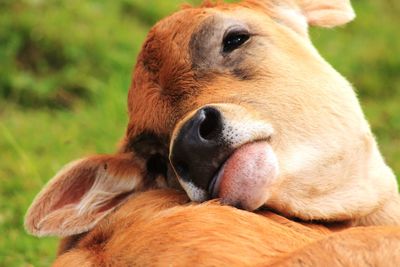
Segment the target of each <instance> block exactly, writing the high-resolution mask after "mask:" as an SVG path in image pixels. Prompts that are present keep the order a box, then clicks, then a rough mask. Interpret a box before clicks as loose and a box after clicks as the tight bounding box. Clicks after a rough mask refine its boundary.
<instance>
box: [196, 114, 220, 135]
mask: <svg viewBox="0 0 400 267" xmlns="http://www.w3.org/2000/svg"><path fill="white" fill-rule="evenodd" d="M202 111H203V112H204V113H203V114H204V120H203V121H202V122H201V124H200V127H199V135H200V137H201V138H203V139H205V140H214V139H216V138H217V137H218V136H219V135H220V133H221V131H222V122H221V114H220V113H219V111H218V110H216V109H214V108H205V109H203V110H202Z"/></svg>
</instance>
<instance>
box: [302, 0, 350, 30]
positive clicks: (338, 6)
mask: <svg viewBox="0 0 400 267" xmlns="http://www.w3.org/2000/svg"><path fill="white" fill-rule="evenodd" d="M297 2H298V4H299V6H300V8H301V10H302V11H303V13H304V16H305V17H306V18H307V22H308V24H309V25H313V26H320V27H335V26H339V25H344V24H346V23H348V22H350V21H352V20H353V19H354V18H355V17H356V15H355V13H354V10H353V7H352V6H351V3H350V1H349V0H325V1H323V0H297Z"/></svg>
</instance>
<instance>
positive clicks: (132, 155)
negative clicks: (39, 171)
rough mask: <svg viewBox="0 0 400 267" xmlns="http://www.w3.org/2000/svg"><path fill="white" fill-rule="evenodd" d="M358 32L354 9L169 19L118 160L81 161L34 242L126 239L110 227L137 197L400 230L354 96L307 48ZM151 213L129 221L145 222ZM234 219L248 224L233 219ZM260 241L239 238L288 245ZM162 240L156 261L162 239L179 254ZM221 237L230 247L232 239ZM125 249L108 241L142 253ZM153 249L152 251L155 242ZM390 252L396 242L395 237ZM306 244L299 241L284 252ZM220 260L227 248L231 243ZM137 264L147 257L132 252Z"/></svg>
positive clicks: (308, 7)
mask: <svg viewBox="0 0 400 267" xmlns="http://www.w3.org/2000/svg"><path fill="white" fill-rule="evenodd" d="M353 18H354V13H353V10H352V7H351V5H350V3H349V1H347V0H333V1H322V0H281V1H273V0H243V1H242V2H240V3H237V4H211V3H205V4H204V5H203V6H201V7H199V8H185V9H183V10H181V11H179V12H177V13H175V14H173V15H172V16H170V17H168V18H165V19H163V20H162V21H160V22H159V23H157V25H155V26H154V28H153V29H152V30H151V31H150V33H149V35H148V37H147V39H146V41H145V43H144V45H143V48H142V51H141V53H140V55H139V57H138V61H137V64H136V67H135V72H134V78H133V82H132V86H131V89H130V91H129V97H128V108H129V124H128V128H127V131H126V135H125V137H124V139H123V141H122V143H121V147H120V151H118V153H116V154H114V155H99V156H93V157H89V158H85V159H81V160H78V161H75V162H73V163H71V164H69V165H67V166H66V167H65V168H64V169H63V170H61V171H60V172H59V173H58V174H57V175H56V177H54V178H53V179H52V180H51V181H50V182H49V184H48V185H47V186H46V187H45V188H44V189H43V190H42V192H41V193H40V194H39V195H38V197H37V198H36V200H35V201H34V203H33V204H32V206H31V208H30V210H29V212H28V214H27V217H26V222H25V225H26V228H27V230H28V231H29V232H31V233H33V234H35V235H38V236H42V235H58V236H74V235H77V234H81V233H84V234H82V236H90V235H91V234H92V233H95V232H98V231H100V232H101V231H105V232H108V231H111V232H114V231H116V230H117V229H115V228H121V229H125V230H127V231H128V230H129V229H130V228H129V227H128V226H127V225H118V223H119V220H116V221H115V223H116V224H117V225H116V224H111V225H110V224H108V222H109V221H113V220H115V219H113V218H118V215H117V214H118V212H117V213H114V214H113V215H111V217H107V218H108V219H104V218H105V217H106V216H107V215H108V214H110V213H111V212H112V211H113V210H114V209H115V208H116V207H117V206H119V205H120V204H121V203H124V202H125V201H126V200H127V199H129V197H130V196H131V195H133V193H134V192H138V191H144V190H148V189H150V188H162V187H172V188H176V189H183V190H185V192H186V193H187V195H188V196H189V198H190V199H191V200H192V201H197V202H202V201H206V200H209V199H212V198H219V199H220V200H221V202H222V203H224V204H228V205H231V206H236V207H240V208H243V209H246V210H249V211H253V210H256V209H258V208H260V207H263V206H266V207H268V208H270V209H271V210H274V211H275V212H277V213H279V214H282V215H284V216H285V217H288V218H298V219H301V220H303V221H309V220H317V221H321V222H322V221H323V222H342V223H343V222H344V223H346V225H348V226H371V225H399V224H400V196H399V193H398V191H397V190H398V189H397V182H396V177H395V176H394V174H393V172H392V171H391V169H390V168H389V167H388V166H387V165H386V164H385V162H384V160H383V158H382V156H381V154H380V152H379V150H378V146H377V144H376V142H375V140H374V138H373V135H372V133H371V130H370V127H369V125H368V122H367V121H366V120H365V118H364V115H363V113H362V110H361V108H360V105H359V103H358V100H357V98H356V96H355V93H354V91H353V89H352V87H351V86H350V85H349V83H348V82H347V81H346V80H345V79H344V78H343V77H342V76H341V75H340V74H338V73H337V72H336V71H335V70H334V69H333V68H332V67H331V66H330V65H329V64H328V63H327V62H326V61H324V60H323V59H322V58H321V56H320V55H319V54H318V52H317V51H316V49H315V48H314V47H313V46H312V44H311V41H310V39H309V37H308V26H309V25H313V26H322V27H334V26H337V25H342V24H345V23H347V22H349V21H350V20H352V19H353ZM132 201H133V200H132ZM129 203H131V202H129ZM129 205H130V204H125V205H124V206H123V207H122V208H121V209H120V210H127V209H126V206H128V207H129ZM214 206H215V205H203V206H201V208H197V207H195V206H189V207H185V208H184V209H183V210H185V211H184V213H185V214H186V215H184V216H185V217H187V218H188V220H191V218H192V216H194V217H193V219H194V218H197V217H196V216H197V215H195V212H199V215H198V216H207V213H206V212H205V207H207V208H210V213H211V209H212V207H214ZM145 207H146V206H144V208H143V209H138V210H131V209H128V211H129V213H131V214H133V215H132V216H139V215H138V214H139V213H140V212H145V213H146V214H147V211H146V209H145ZM215 207H217V206H215ZM148 209H149V212H152V208H151V207H149V208H148ZM192 209H193V211H191V210H192ZM201 209H204V212H203V211H201V212H200V210H201ZM216 210H218V212H221V215H218V216H221V217H219V218H220V219H221V220H225V222H224V224H228V225H230V221H232V220H233V221H235V220H241V219H238V218H241V217H240V216H248V217H249V218H250V217H251V218H258V219H254V220H256V221H259V222H260V224H263V223H265V227H266V228H265V229H267V228H268V227H270V226H269V225H270V223H271V222H270V221H271V220H272V219H271V218H270V217H271V216H272V215H271V216H267V217H268V218H269V219H268V220H265V219H260V217H254V216H255V215H252V214H251V213H245V212H243V211H240V212H239V211H234V210H233V209H232V208H227V207H220V206H218V208H216ZM228 210H229V211H228ZM225 211H226V212H227V213H229V214H230V213H232V214H231V215H228V214H225ZM157 214H163V213H162V212H161V213H157ZM157 214H154V216H156V217H157V216H159V215H157ZM236 214H240V216H239V215H238V216H239V217H238V218H237V219H235V216H236ZM224 216H225V217H224ZM139 217H140V216H139ZM249 220H250V221H251V220H253V219H249ZM100 221H101V222H100ZM272 221H273V220H272ZM278 221H281V220H278ZM99 222H100V223H99ZM132 222H134V219H133V217H132ZM173 222H174V220H172V219H171V223H173ZM175 222H176V221H175ZM165 223H168V222H167V221H166V222H165ZM96 225H97V226H96ZM101 225H103V226H101ZM104 225H107V226H104ZM128 225H131V224H130V223H129V222H128ZM240 225H241V224H237V225H235V226H234V227H237V228H236V229H232V231H233V232H232V234H233V235H236V234H238V235H240V229H239V228H242V227H244V228H248V227H247V226H246V227H245V226H244V225H246V224H242V225H241V226H240ZM125 226H126V227H128V228H129V229H128V228H124V227H125ZM132 227H133V226H132ZM177 227H178V226H177ZM190 227H195V228H196V227H199V231H203V230H204V229H203V228H201V227H200V226H198V225H191V226H190ZM260 227H261V226H260ZM296 227H297V226H296ZM219 228H223V227H222V226H219ZM219 228H218V227H217V226H215V228H212V229H219ZM261 228H263V227H261ZM261 228H260V229H259V228H256V227H255V228H254V229H244V230H243V231H250V232H252V233H251V234H250V233H249V236H254V238H256V234H257V233H258V234H259V237H258V238H260V240H259V241H260V242H259V243H260V246H266V249H267V250H266V251H264V253H270V252H268V246H275V245H277V246H279V244H276V243H271V244H268V242H267V241H268V240H269V241H270V242H272V241H271V240H270V239H268V238H267V236H263V235H264V232H263V230H261ZM91 229H93V230H92V231H91V232H89V233H86V232H87V231H89V230H91ZM99 229H100V230H99ZM361 229H363V228H361ZM376 229H378V228H371V229H369V230H366V231H371V234H368V235H367V236H366V237H365V238H367V239H369V238H371V242H374V241H373V240H375V239H380V237H382V238H383V240H386V236H387V234H384V233H392V232H396V231H398V230H395V228H387V231H388V232H386V230H382V229H381V230H379V229H378V230H376ZM147 230H148V231H150V229H147ZM147 230H146V231H147ZM166 230H167V229H166V228H163V229H162V228H160V229H159V231H163V234H161V235H160V236H159V237H157V238H158V239H157V240H159V242H161V243H160V247H159V248H157V249H161V250H162V248H163V246H165V244H164V245H163V244H162V242H163V241H162V240H164V239H165V240H169V241H168V242H172V243H174V242H177V243H179V242H181V241H180V240H175V241H174V239H173V237H169V236H168V234H167V233H166ZM129 231H130V230H129ZM129 231H128V232H129ZM132 231H133V230H132ZM155 231H156V230H155ZM176 231H178V230H176ZM204 231H205V233H206V232H207V231H206V230H204ZM210 231H211V230H210ZM218 231H222V232H224V235H226V236H227V237H229V234H228V233H225V230H221V229H219V230H218ZM285 231H286V230H282V231H277V232H275V234H276V235H282V232H285ZM360 231H364V230H360V229H359V230H350V232H349V235H350V236H351V237H352V236H354V237H356V236H358V237H357V238H356V239H355V240H360V242H361V240H364V239H362V238H361V236H360V235H359V234H357V233H359V232H360ZM380 231H382V235H381V234H379V233H380ZM118 233H119V232H118ZM149 233H153V232H151V231H150V232H149ZM154 233H156V232H154ZM174 233H175V234H176V232H174ZM350 233H351V234H350ZM175 234H174V235H175ZM120 235H121V236H120V237H119V236H116V237H110V236H107V238H106V239H107V240H108V238H111V239H112V238H118V240H119V238H121V239H126V242H128V243H129V241H130V242H132V243H136V242H139V240H140V239H137V238H136V237H134V236H133V235H130V234H126V235H125V234H122V233H121V234H120ZM143 235H144V236H143V237H141V238H144V239H143V240H142V241H143V242H146V241H145V239H146V238H149V236H147V235H146V233H143ZM154 235H155V234H154ZM246 235H247V234H246ZM155 236H157V235H155ZM312 236H313V234H310V237H308V238H311V237H312ZM341 236H342V235H341V234H338V237H333V238H332V239H330V238H328V239H327V240H333V241H332V243H331V242H330V241H329V242H328V243H323V244H329V245H326V246H327V247H326V249H327V251H325V254H326V253H328V252H329V250H332V251H333V250H335V248H334V247H335V244H336V243H335V242H336V241H335V240H337V239H338V241H337V242H338V243H337V244H342V242H341V241H339V240H340V238H341ZM80 237H81V236H80V235H78V236H74V237H73V238H72V239H77V240H79V238H80ZM193 237H195V238H197V239H198V240H196V241H193V242H195V243H193V249H197V248H199V246H200V245H201V244H200V243H201V242H202V239H201V235H200V234H198V235H197V236H193ZM351 237H350V238H347V239H345V240H348V241H349V240H351V239H352V238H351ZM221 238H222V237H221ZM263 238H266V239H263ZM393 238H394V240H397V239H396V238H397V234H394V235H393ZM171 239H172V240H171ZM261 239H262V240H261ZM296 239H297V237H296V235H294V236H291V237H290V238H289V239H287V241H288V242H289V240H296ZM311 239H312V238H311ZM83 240H86V239H85V238H84V239H82V242H83ZM215 240H216V241H215V242H216V243H218V242H219V241H217V239H215ZM232 240H234V242H235V243H237V242H238V243H237V244H236V249H239V247H241V246H242V245H241V244H240V242H241V241H239V240H236V239H235V238H233V237H232ZM312 240H316V239H312ZM277 241H278V240H277ZM91 242H94V241H91ZM118 242H119V241H118ZM121 242H122V241H121ZM152 242H153V241H152ZM154 242H156V241H154ZM182 242H183V241H182ZM187 242H189V241H187ZM190 242H191V241H190ZM203 242H204V241H203ZM213 242H214V241H213ZM290 242H292V241H290ZM293 242H294V241H293ZM310 242H311V241H310ZM310 242H305V243H302V244H301V245H300V244H299V245H298V246H297V245H296V246H295V245H294V246H293V247H290V248H288V249H287V250H285V253H283V254H284V255H286V256H287V255H289V254H287V253H288V252H291V253H292V252H293V253H295V254H293V255H297V256H298V257H301V256H302V255H308V254H307V253H309V252H307V253H305V252H304V253H305V254H301V253H303V252H299V253H300V254H296V252H294V251H298V250H297V249H298V248H300V247H303V246H304V245H305V244H309V243H310ZM346 242H347V241H346ZM346 242H345V243H346ZM382 242H383V243H380V241H379V242H378V243H379V245H377V246H378V247H382V248H383V247H385V248H386V249H387V250H388V251H389V252H388V253H391V252H392V251H394V247H391V244H392V243H390V242H391V241H390V242H389V241H388V243H385V242H386V241H382ZM393 242H394V241H393ZM80 244H81V242H78V243H77V246H78V247H79V246H80ZM121 244H124V243H123V242H122V243H121ZM261 244H263V245H261ZM312 244H317V243H313V242H311V243H310V251H311V250H313V249H316V248H314V246H316V247H318V246H319V245H312ZM116 246H117V245H116ZM121 246H122V245H121ZM132 246H133V245H132ZM154 246H156V245H154V244H153V245H152V247H151V248H153V247H154ZM218 246H222V247H223V246H224V242H223V239H221V243H220V245H218ZM321 246H322V247H323V245H321ZM339 246H342V245H339ZM176 247H177V251H179V249H182V247H180V246H179V245H178V244H177V245H176ZM361 248H362V246H361ZM361 248H360V247H358V245H357V244H354V243H352V242H349V243H346V244H343V250H346V251H347V250H354V251H357V250H359V249H361ZM132 249H133V248H132ZM141 249H142V250H145V249H147V248H144V247H143V248H141ZM188 249H189V248H188ZM338 249H339V248H338ZM189 250H190V249H189ZM106 251H107V253H113V254H114V253H116V251H115V249H114V248H109V247H106ZM123 251H125V252H124V254H123V255H121V257H122V258H123V257H127V258H129V257H131V256H130V255H128V254H130V253H131V251H130V250H129V251H128V250H123ZM177 251H175V252H176V253H178V252H177ZM300 251H302V250H300ZM143 253H144V254H143V255H147V256H149V255H153V254H151V253H152V252H151V251H144V252H143ZM146 253H148V254H146ZM210 253H211V252H210ZM271 253H272V252H271ZM325 254H324V253H323V252H321V255H325ZM328 254H329V253H328ZM339 254H340V253H339ZM339 254H336V256H335V257H336V258H337V255H339ZM82 255H83V254H82ZM93 255H97V254H93ZM132 255H137V254H135V252H133V251H132ZM198 255H200V254H198ZM249 255H253V254H249ZM290 255H292V254H290ZM371 255H375V256H376V257H378V256H379V257H381V256H382V257H385V255H386V254H379V255H376V254H371ZM153 256H154V255H153ZM153 256H152V257H153ZM208 256H209V254H204V255H203V257H208ZM286 256H285V257H286ZM297 256H293V259H295V258H296V257H297ZM375 256H373V257H375ZM143 257H144V256H143ZM157 257H158V256H157ZM171 257H172V256H171ZM199 257H200V256H199ZM210 257H211V256H210ZM232 257H233V256H232ZM279 257H282V255H280V256H279ZM305 257H306V256H305ZM379 257H378V258H379ZM378 258H374V259H378ZM131 259H132V258H131ZM135 259H136V258H135ZM232 259H233V258H232ZM263 259H264V258H263ZM386 259H388V258H386ZM138 262H139V260H138ZM265 262H266V261H265ZM143 263H144V262H143Z"/></svg>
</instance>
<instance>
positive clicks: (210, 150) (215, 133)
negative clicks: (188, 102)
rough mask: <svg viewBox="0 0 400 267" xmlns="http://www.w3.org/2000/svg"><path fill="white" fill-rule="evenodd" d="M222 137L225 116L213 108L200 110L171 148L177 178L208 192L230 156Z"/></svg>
mask: <svg viewBox="0 0 400 267" xmlns="http://www.w3.org/2000/svg"><path fill="white" fill-rule="evenodd" d="M222 135H223V117H222V114H221V113H220V112H219V111H218V110H217V109H216V108H213V107H204V108H202V109H200V110H198V111H197V112H196V113H195V114H194V116H193V117H192V118H190V119H189V120H188V121H187V122H186V123H185V124H184V125H183V126H182V127H181V129H180V130H179V132H178V134H177V137H176V138H175V140H174V141H173V142H174V143H173V144H172V148H171V154H170V160H171V163H172V165H173V166H174V169H175V171H176V172H177V174H178V176H179V177H180V178H181V179H183V180H184V181H190V182H192V183H193V184H195V185H196V186H198V187H200V188H202V189H204V190H206V191H208V187H209V183H210V181H211V180H212V178H213V177H214V175H215V174H216V172H217V171H218V169H219V167H220V166H221V164H222V163H223V162H224V161H225V159H226V158H227V157H228V156H229V154H230V153H231V149H229V147H228V146H227V145H225V142H224V141H223V136H222Z"/></svg>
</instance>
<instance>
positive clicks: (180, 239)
mask: <svg viewBox="0 0 400 267" xmlns="http://www.w3.org/2000/svg"><path fill="white" fill-rule="evenodd" d="M343 229H345V227H341V228H340V229H339V230H338V229H337V227H333V231H332V230H331V229H330V228H328V227H325V226H322V225H317V224H300V223H296V222H293V221H290V220H288V219H286V218H284V217H281V216H279V215H276V214H274V213H271V212H267V211H266V212H259V214H254V213H250V212H247V211H243V210H238V209H236V208H232V207H229V206H221V205H220V204H219V203H218V202H216V201H211V202H208V203H204V204H194V203H189V199H188V198H187V197H186V196H185V195H184V194H182V193H179V192H177V191H172V190H155V191H148V192H145V193H139V194H137V195H136V196H133V197H132V198H130V199H129V200H128V201H127V202H126V203H125V204H124V205H122V206H121V207H120V208H119V209H117V210H116V211H115V212H114V213H112V214H111V215H109V216H108V217H106V218H105V219H103V220H102V221H101V222H100V223H98V224H97V226H96V227H95V228H94V229H93V230H91V231H90V232H89V233H87V234H84V235H81V236H79V237H68V238H66V239H64V240H63V242H62V243H61V247H60V252H59V256H58V258H57V260H56V262H55V263H54V266H85V267H86V266H121V267H122V266H168V265H172V266H226V265H228V266H322V265H323V266H382V267H383V266H385V267H386V266H397V264H396V262H397V263H398V262H400V228H399V227H358V228H352V229H350V230H343ZM338 231H339V232H338Z"/></svg>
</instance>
